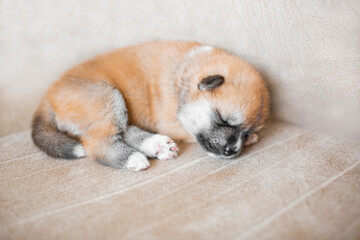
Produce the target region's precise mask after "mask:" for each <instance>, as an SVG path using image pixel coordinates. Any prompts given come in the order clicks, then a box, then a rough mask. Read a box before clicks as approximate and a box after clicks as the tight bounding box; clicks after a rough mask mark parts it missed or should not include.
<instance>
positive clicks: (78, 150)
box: [73, 144, 86, 158]
mask: <svg viewBox="0 0 360 240" xmlns="http://www.w3.org/2000/svg"><path fill="white" fill-rule="evenodd" d="M73 154H74V155H75V156H76V157H78V158H82V157H86V152H85V149H84V147H83V146H82V145H81V144H79V145H76V146H75V147H74V149H73Z"/></svg>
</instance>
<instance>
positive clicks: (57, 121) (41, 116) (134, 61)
mask: <svg viewBox="0 0 360 240" xmlns="http://www.w3.org/2000/svg"><path fill="white" fill-rule="evenodd" d="M268 114H269V94H268V90H267V88H266V85H265V83H264V81H263V80H262V78H261V76H260V74H259V73H258V72H257V71H256V70H255V68H254V67H252V66H251V65H250V64H248V63H247V62H245V61H244V60H242V59H240V58H238V57H236V56H234V55H232V54H230V53H228V52H226V51H224V50H221V49H217V48H213V47H210V46H204V45H201V44H199V43H196V42H150V43H145V44H140V45H136V46H130V47H127V48H123V49H119V50H116V51H113V52H110V53H107V54H104V55H100V56H97V57H95V58H93V59H91V60H89V61H87V62H84V63H82V64H80V65H77V66H75V67H74V68H72V69H70V70H69V71H67V72H66V73H65V74H63V75H62V76H61V78H60V79H59V80H58V81H57V82H55V83H54V84H53V85H52V86H51V88H50V89H49V90H48V92H47V94H46V96H45V98H44V99H43V101H42V103H41V105H40V107H39V109H38V110H37V112H36V113H35V116H34V119H33V123H32V138H33V141H34V143H35V145H36V146H38V147H39V148H40V149H41V150H43V151H45V152H46V153H47V154H48V155H50V156H52V157H57V158H64V159H74V158H81V157H85V156H88V157H90V158H92V159H95V160H97V161H98V162H100V163H102V164H104V165H107V166H111V167H115V168H127V169H130V170H133V171H139V170H143V169H146V168H147V167H149V166H150V164H149V162H148V159H147V157H150V158H158V159H160V160H169V159H172V158H174V157H176V156H177V154H178V148H177V146H176V144H175V143H174V141H173V140H172V139H175V140H182V141H186V142H195V141H196V140H197V142H199V143H200V145H201V146H202V148H203V149H204V150H205V151H206V152H207V153H208V154H209V155H210V156H213V157H219V158H234V157H236V156H238V155H239V153H240V152H241V150H242V148H243V146H244V145H247V144H251V143H253V142H256V141H257V139H258V137H257V135H256V132H257V131H259V130H260V129H261V128H262V127H263V125H264V121H265V119H266V118H267V117H268ZM150 132H155V133H159V134H153V133H150ZM160 134H161V135H160Z"/></svg>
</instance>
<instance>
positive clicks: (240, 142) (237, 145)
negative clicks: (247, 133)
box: [235, 137, 242, 152]
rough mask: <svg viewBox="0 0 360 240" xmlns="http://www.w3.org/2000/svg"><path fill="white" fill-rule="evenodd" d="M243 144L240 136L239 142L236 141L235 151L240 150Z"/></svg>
mask: <svg viewBox="0 0 360 240" xmlns="http://www.w3.org/2000/svg"><path fill="white" fill-rule="evenodd" d="M241 144H242V140H241V137H239V138H238V140H237V142H236V143H235V152H237V151H239V149H240V146H241Z"/></svg>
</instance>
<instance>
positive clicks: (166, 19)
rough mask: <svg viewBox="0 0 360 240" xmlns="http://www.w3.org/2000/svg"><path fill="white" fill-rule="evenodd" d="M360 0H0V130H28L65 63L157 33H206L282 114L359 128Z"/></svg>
mask: <svg viewBox="0 0 360 240" xmlns="http://www.w3.org/2000/svg"><path fill="white" fill-rule="evenodd" d="M359 16H360V1H358V0H348V1H314V0H303V1H286V0H283V1H278V0H270V1H237V0H230V1H223V0H199V1H192V0H177V1H168V0H138V1H130V0H123V1H116V0H107V1H97V0H87V1H83V0H64V1H58V2H55V1H46V0H41V1H34V0H19V1H13V0H4V1H0V66H1V71H0V126H1V128H0V134H1V135H5V134H7V133H10V132H15V131H17V130H20V129H23V130H24V129H27V128H28V127H29V124H30V119H31V115H32V114H33V112H34V110H35V108H36V106H37V104H38V102H39V101H40V98H41V96H42V94H43V93H44V91H45V89H46V88H47V87H48V85H49V84H50V83H51V82H53V81H54V80H55V79H56V78H57V77H58V76H59V75H60V74H61V73H62V72H63V71H65V70H66V69H67V68H69V67H71V66H72V65H74V64H76V63H78V62H79V61H82V60H85V59H87V58H89V57H92V56H94V55H96V54H99V53H101V52H104V51H107V50H110V49H114V48H118V47H123V46H126V45H129V44H134V43H139V42H145V41H149V40H156V39H158V40H173V39H181V40H197V41H200V42H203V43H207V44H211V45H215V46H217V47H221V48H225V49H227V50H230V51H232V52H234V53H236V54H237V55H239V56H242V57H244V58H245V59H247V60H248V61H250V62H251V63H253V64H254V65H255V66H256V67H257V68H259V69H260V71H261V72H262V73H263V75H264V76H265V78H266V80H267V81H268V83H269V86H270V88H271V92H272V98H271V99H272V102H273V115H274V116H275V117H277V118H280V119H283V120H287V121H290V122H292V123H296V124H299V125H305V126H310V125H314V124H318V123H321V126H327V128H328V129H329V130H338V131H339V132H341V133H345V134H346V135H349V136H351V137H352V138H357V139H359V136H360V125H359V124H358V122H360V104H359V103H360V82H359V81H360V48H359V42H360V17H359Z"/></svg>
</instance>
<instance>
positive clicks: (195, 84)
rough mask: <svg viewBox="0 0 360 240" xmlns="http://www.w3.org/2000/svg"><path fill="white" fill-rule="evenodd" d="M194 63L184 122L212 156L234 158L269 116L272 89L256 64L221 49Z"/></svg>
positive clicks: (187, 77)
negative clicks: (266, 83)
mask: <svg viewBox="0 0 360 240" xmlns="http://www.w3.org/2000/svg"><path fill="white" fill-rule="evenodd" d="M188 61H189V62H190V64H188V65H187V67H186V68H185V70H184V73H183V77H184V81H186V84H184V86H183V87H182V92H181V93H180V94H179V96H180V98H181V99H179V100H180V106H179V110H178V118H179V120H180V122H181V123H182V124H183V126H184V127H185V129H186V130H187V131H188V132H189V133H191V134H192V135H193V136H194V137H195V138H196V139H197V141H198V142H199V143H200V145H201V146H202V148H203V149H204V150H205V151H206V152H207V153H208V154H209V155H210V156H213V157H220V158H234V157H236V156H238V155H239V154H240V152H241V150H242V148H243V146H244V144H245V142H246V141H247V139H248V137H249V136H250V135H251V134H252V133H254V132H257V131H259V130H260V129H261V128H262V127H263V126H264V122H265V119H266V118H267V117H268V115H269V94H268V91H267V88H266V85H265V83H264V81H263V80H262V78H261V76H260V74H259V73H258V72H257V71H256V70H255V69H254V68H253V67H252V66H251V65H250V64H248V63H247V62H245V61H244V60H242V59H240V58H238V57H236V56H234V55H231V54H229V53H227V52H225V51H222V50H219V49H206V51H203V52H202V51H198V52H197V54H196V55H195V56H191V59H189V60H188Z"/></svg>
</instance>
